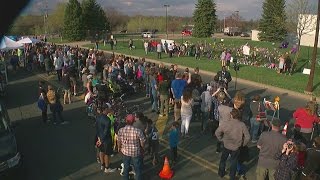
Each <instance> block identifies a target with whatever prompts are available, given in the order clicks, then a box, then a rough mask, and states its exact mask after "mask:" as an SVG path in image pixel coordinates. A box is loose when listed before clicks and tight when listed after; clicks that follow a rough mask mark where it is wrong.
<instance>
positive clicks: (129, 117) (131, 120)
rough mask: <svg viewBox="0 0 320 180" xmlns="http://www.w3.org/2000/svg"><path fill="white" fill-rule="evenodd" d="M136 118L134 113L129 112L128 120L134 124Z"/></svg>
mask: <svg viewBox="0 0 320 180" xmlns="http://www.w3.org/2000/svg"><path fill="white" fill-rule="evenodd" d="M134 120H135V116H134V115H133V114H128V115H127V117H126V122H127V123H129V124H132V123H133V122H134Z"/></svg>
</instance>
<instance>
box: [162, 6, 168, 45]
mask: <svg viewBox="0 0 320 180" xmlns="http://www.w3.org/2000/svg"><path fill="white" fill-rule="evenodd" d="M163 6H164V7H165V8H166V39H168V7H170V5H169V4H165V5H163Z"/></svg>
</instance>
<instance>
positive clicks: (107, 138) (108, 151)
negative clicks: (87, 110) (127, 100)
mask: <svg viewBox="0 0 320 180" xmlns="http://www.w3.org/2000/svg"><path fill="white" fill-rule="evenodd" d="M111 111H112V109H111V107H110V106H108V107H104V108H102V113H101V114H100V115H99V116H98V117H97V136H98V140H97V143H96V145H97V147H98V148H99V151H100V162H101V170H103V171H104V172H105V173H112V172H114V171H115V169H112V168H111V167H110V156H111V155H112V154H113V149H112V148H113V146H112V136H111V120H110V119H109V117H108V116H107V115H108V114H109V113H110V112H111Z"/></svg>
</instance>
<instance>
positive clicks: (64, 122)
mask: <svg viewBox="0 0 320 180" xmlns="http://www.w3.org/2000/svg"><path fill="white" fill-rule="evenodd" d="M61 124H62V125H63V124H69V121H63V122H62V123H61Z"/></svg>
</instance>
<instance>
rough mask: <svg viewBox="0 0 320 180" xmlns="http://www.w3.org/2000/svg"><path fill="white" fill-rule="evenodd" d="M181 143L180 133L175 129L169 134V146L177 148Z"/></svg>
mask: <svg viewBox="0 0 320 180" xmlns="http://www.w3.org/2000/svg"><path fill="white" fill-rule="evenodd" d="M178 143H179V133H178V130H177V129H173V130H171V131H170V132H169V144H170V148H174V147H177V146H178Z"/></svg>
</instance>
